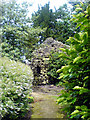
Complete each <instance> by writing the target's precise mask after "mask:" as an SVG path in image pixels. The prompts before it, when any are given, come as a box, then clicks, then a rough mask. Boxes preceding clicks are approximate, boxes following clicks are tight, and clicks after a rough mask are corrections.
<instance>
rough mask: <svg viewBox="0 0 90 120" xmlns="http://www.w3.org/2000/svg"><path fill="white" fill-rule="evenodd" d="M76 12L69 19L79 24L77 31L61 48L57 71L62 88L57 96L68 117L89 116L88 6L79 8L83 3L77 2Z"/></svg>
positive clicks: (89, 50) (82, 117)
mask: <svg viewBox="0 0 90 120" xmlns="http://www.w3.org/2000/svg"><path fill="white" fill-rule="evenodd" d="M80 6H81V7H80ZM76 11H77V12H79V13H78V14H77V15H73V19H72V20H73V21H74V22H76V23H77V26H76V28H78V27H80V32H79V33H76V34H75V35H74V37H70V38H69V39H68V40H67V41H68V42H70V44H71V45H70V49H61V50H62V53H61V54H60V56H59V57H62V59H63V60H65V61H66V65H64V66H62V67H61V69H59V70H58V71H57V72H58V73H60V77H59V79H62V80H63V85H64V87H65V89H66V90H63V91H62V92H61V93H60V94H62V95H60V96H59V98H58V103H60V104H61V105H63V106H64V110H65V111H66V112H67V115H68V117H69V118H70V119H75V120H76V119H77V120H78V119H84V120H89V119H90V107H89V106H90V98H89V96H90V89H89V84H90V82H89V80H90V76H89V72H90V66H89V64H90V47H89V46H90V42H89V38H88V20H89V15H88V11H89V7H87V9H86V10H84V9H83V3H81V5H77V7H76Z"/></svg>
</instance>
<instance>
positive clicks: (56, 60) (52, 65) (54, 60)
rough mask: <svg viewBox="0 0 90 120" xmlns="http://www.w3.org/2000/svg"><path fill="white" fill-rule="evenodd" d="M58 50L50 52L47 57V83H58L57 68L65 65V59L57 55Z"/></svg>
mask: <svg viewBox="0 0 90 120" xmlns="http://www.w3.org/2000/svg"><path fill="white" fill-rule="evenodd" d="M59 55H60V53H59V52H54V51H53V52H52V53H51V55H50V57H49V66H48V76H49V83H51V84H58V83H59V81H61V80H59V79H58V77H59V73H57V69H60V68H61V66H63V65H65V61H63V60H62V58H60V57H59Z"/></svg>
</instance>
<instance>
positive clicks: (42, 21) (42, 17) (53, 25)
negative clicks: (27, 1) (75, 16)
mask: <svg viewBox="0 0 90 120" xmlns="http://www.w3.org/2000/svg"><path fill="white" fill-rule="evenodd" d="M70 19H71V13H70V10H69V9H68V7H67V5H66V4H64V5H63V6H60V7H59V9H57V10H55V12H53V10H52V9H50V3H48V4H45V5H44V6H43V7H40V8H39V10H38V11H37V12H35V13H33V14H32V21H33V27H38V26H40V27H41V28H46V31H45V32H44V34H43V33H40V36H41V39H40V40H41V41H40V43H41V42H43V40H45V39H46V38H47V37H53V38H54V39H57V40H59V41H62V42H63V43H65V41H66V39H68V38H69V36H73V33H74V31H75V29H74V26H75V25H74V24H73V23H72V22H70Z"/></svg>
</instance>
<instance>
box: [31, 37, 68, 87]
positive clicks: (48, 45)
mask: <svg viewBox="0 0 90 120" xmlns="http://www.w3.org/2000/svg"><path fill="white" fill-rule="evenodd" d="M65 46H66V47H69V46H67V45H65V44H63V43H62V42H59V41H56V40H54V39H53V38H47V39H46V40H45V41H44V42H43V43H42V44H41V45H40V46H39V48H38V49H36V50H34V51H33V53H32V59H31V69H32V71H33V74H34V81H33V84H34V85H38V84H46V83H48V75H47V70H48V64H49V56H50V54H51V51H60V50H59V48H64V47H65Z"/></svg>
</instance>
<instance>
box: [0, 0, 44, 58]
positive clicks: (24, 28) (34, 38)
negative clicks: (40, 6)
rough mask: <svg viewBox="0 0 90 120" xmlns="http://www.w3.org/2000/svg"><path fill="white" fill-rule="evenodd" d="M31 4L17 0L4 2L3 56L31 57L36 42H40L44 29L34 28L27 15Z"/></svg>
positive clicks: (2, 24)
mask: <svg viewBox="0 0 90 120" xmlns="http://www.w3.org/2000/svg"><path fill="white" fill-rule="evenodd" d="M28 7H29V4H28V3H27V2H25V3H22V4H21V5H19V4H17V2H16V0H12V1H10V2H2V4H1V8H2V9H1V10H2V16H1V18H2V19H1V23H0V24H1V29H2V31H1V32H2V33H1V34H2V37H1V48H2V56H7V57H10V59H14V60H18V59H21V56H26V58H30V55H31V52H32V51H33V49H34V47H35V45H36V43H38V40H39V36H38V34H39V33H40V32H43V30H42V29H40V28H39V27H38V28H32V26H31V20H30V18H29V17H27V14H28Z"/></svg>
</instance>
